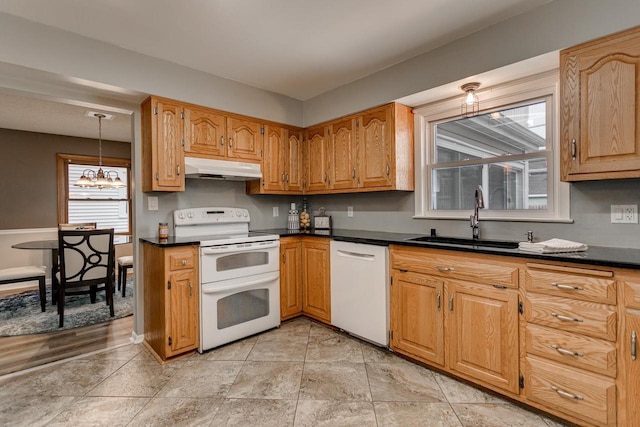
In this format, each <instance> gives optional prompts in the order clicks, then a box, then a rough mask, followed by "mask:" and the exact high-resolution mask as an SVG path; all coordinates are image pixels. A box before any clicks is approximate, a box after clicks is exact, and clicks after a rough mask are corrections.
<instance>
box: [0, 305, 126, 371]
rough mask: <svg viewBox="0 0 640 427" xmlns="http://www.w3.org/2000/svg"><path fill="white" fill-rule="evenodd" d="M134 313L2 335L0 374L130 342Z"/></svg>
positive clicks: (0, 338)
mask: <svg viewBox="0 0 640 427" xmlns="http://www.w3.org/2000/svg"><path fill="white" fill-rule="evenodd" d="M131 331H133V316H129V317H124V318H122V319H116V320H112V321H111V322H107V323H100V324H97V325H92V326H86V327H83V328H75V329H68V330H65V331H60V332H51V333H48V334H34V335H21V336H16V337H0V375H5V374H9V373H12V372H17V371H21V370H23V369H28V368H32V367H34V366H40V365H44V364H46V363H51V362H54V361H56V360H61V359H66V358H68V357H72V356H78V355H80V354H85V353H90V352H92V351H97V350H103V349H107V348H110V347H115V346H118V345H121V344H127V343H129V340H130V339H131Z"/></svg>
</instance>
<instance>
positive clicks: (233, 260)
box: [216, 252, 269, 271]
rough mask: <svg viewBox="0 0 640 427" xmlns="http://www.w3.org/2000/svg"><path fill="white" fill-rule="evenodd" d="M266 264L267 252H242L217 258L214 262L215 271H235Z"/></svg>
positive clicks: (267, 259) (267, 260)
mask: <svg viewBox="0 0 640 427" xmlns="http://www.w3.org/2000/svg"><path fill="white" fill-rule="evenodd" d="M268 263H269V253H268V252H243V253H239V254H232V255H226V256H223V257H220V258H218V259H217V260H216V271H227V270H235V269H238V268H246V267H254V266H257V265H267V264H268Z"/></svg>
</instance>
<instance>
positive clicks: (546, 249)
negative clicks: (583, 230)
mask: <svg viewBox="0 0 640 427" xmlns="http://www.w3.org/2000/svg"><path fill="white" fill-rule="evenodd" d="M518 248H519V249H520V250H521V251H527V252H536V253H540V254H555V253H561V252H581V251H586V250H587V249H589V247H588V246H587V245H585V244H584V243H578V242H572V241H570V240H563V239H551V240H545V241H544V242H538V243H530V242H520V244H519V245H518Z"/></svg>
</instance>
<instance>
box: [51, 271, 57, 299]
mask: <svg viewBox="0 0 640 427" xmlns="http://www.w3.org/2000/svg"><path fill="white" fill-rule="evenodd" d="M58 288H59V286H58V279H56V276H55V274H54V275H53V277H52V278H51V305H57V303H58Z"/></svg>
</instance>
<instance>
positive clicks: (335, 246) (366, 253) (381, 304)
mask: <svg viewBox="0 0 640 427" xmlns="http://www.w3.org/2000/svg"><path fill="white" fill-rule="evenodd" d="M331 324H332V325H334V326H336V327H338V328H340V329H343V330H344V331H346V332H349V333H350V334H353V335H355V336H358V337H360V338H363V339H365V340H367V341H370V342H372V343H375V344H378V345H381V346H388V345H389V335H388V331H389V248H388V247H386V246H376V245H365V244H361V243H351V242H339V241H334V240H332V241H331Z"/></svg>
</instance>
